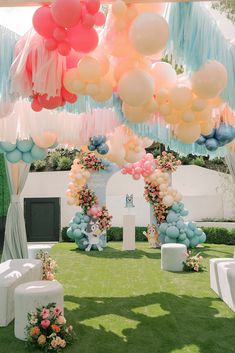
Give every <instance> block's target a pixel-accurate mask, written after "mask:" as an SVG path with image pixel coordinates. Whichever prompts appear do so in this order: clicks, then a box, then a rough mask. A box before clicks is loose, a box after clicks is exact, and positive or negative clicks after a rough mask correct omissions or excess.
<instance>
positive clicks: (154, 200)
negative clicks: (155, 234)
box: [144, 181, 167, 225]
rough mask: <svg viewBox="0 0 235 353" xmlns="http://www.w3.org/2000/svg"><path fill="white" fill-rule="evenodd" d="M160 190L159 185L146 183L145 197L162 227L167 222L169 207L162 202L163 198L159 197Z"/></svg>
mask: <svg viewBox="0 0 235 353" xmlns="http://www.w3.org/2000/svg"><path fill="white" fill-rule="evenodd" d="M159 193H160V189H159V185H153V184H151V183H150V182H148V181H145V187H144V197H145V200H146V201H147V202H149V203H150V204H151V205H152V207H153V210H154V214H155V216H156V219H157V223H158V224H159V225H160V224H161V223H162V222H164V221H165V219H166V215H167V207H166V206H165V205H164V203H163V202H162V198H161V197H160V196H159Z"/></svg>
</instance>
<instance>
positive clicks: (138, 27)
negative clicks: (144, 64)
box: [129, 12, 169, 55]
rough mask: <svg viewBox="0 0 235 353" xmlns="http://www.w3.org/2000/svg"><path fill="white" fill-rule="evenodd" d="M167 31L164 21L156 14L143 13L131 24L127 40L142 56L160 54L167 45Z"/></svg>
mask: <svg viewBox="0 0 235 353" xmlns="http://www.w3.org/2000/svg"><path fill="white" fill-rule="evenodd" d="M168 36H169V29H168V24H167V22H166V20H165V19H164V18H163V17H162V16H160V15H159V14H157V13H151V12H145V13H143V14H140V15H138V16H137V17H136V18H135V19H134V21H133V22H132V24H131V27H130V30H129V38H130V42H131V43H132V45H133V47H134V48H135V49H136V50H137V52H139V53H140V54H143V55H153V54H156V53H158V52H160V51H161V50H162V49H163V48H164V47H165V46H166V43H167V40H168Z"/></svg>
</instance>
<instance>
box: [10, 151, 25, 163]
mask: <svg viewBox="0 0 235 353" xmlns="http://www.w3.org/2000/svg"><path fill="white" fill-rule="evenodd" d="M6 159H7V160H8V162H10V163H17V162H19V161H20V160H22V152H20V151H19V150H18V149H17V148H16V149H15V150H14V151H12V152H7V153H6Z"/></svg>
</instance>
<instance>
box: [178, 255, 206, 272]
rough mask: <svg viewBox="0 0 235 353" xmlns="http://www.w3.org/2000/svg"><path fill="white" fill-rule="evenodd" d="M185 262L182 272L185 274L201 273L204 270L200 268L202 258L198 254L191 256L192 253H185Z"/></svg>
mask: <svg viewBox="0 0 235 353" xmlns="http://www.w3.org/2000/svg"><path fill="white" fill-rule="evenodd" d="M186 256H187V258H186V261H185V262H183V264H184V271H186V272H191V271H193V272H202V271H203V270H204V267H203V266H202V261H203V257H202V256H201V255H200V253H197V254H196V255H194V256H192V252H191V251H189V252H186Z"/></svg>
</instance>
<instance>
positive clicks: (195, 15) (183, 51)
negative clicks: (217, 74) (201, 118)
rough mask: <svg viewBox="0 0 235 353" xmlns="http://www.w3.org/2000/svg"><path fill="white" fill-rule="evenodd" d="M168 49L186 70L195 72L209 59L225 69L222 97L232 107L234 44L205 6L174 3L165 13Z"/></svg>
mask: <svg viewBox="0 0 235 353" xmlns="http://www.w3.org/2000/svg"><path fill="white" fill-rule="evenodd" d="M168 23H169V28H170V40H169V42H168V52H169V53H172V55H173V57H174V59H175V60H176V61H177V63H179V64H183V65H184V66H185V67H186V69H187V70H189V71H196V70H198V69H199V68H200V67H201V66H203V65H204V64H205V63H206V62H207V61H208V60H217V61H219V62H221V63H222V64H223V65H224V66H225V67H226V69H227V73H228V78H229V79H228V84H227V87H226V88H225V90H224V91H223V93H222V95H221V97H222V99H223V100H224V101H225V102H227V103H228V104H229V105H230V107H231V108H232V109H235V94H234V92H235V47H234V45H232V44H231V43H230V42H229V41H228V40H227V39H226V38H225V37H224V35H223V33H222V32H221V30H220V29H219V27H218V25H217V23H216V21H215V19H214V18H213V17H212V15H211V14H210V12H209V11H208V9H206V8H205V6H204V5H201V4H198V3H183V2H182V3H174V4H172V5H171V6H170V10H169V14H168Z"/></svg>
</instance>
